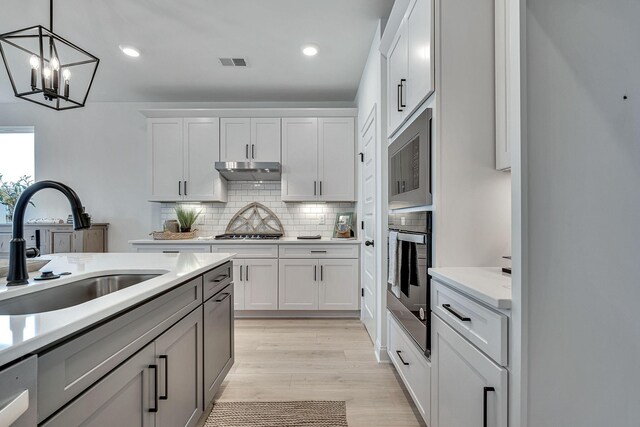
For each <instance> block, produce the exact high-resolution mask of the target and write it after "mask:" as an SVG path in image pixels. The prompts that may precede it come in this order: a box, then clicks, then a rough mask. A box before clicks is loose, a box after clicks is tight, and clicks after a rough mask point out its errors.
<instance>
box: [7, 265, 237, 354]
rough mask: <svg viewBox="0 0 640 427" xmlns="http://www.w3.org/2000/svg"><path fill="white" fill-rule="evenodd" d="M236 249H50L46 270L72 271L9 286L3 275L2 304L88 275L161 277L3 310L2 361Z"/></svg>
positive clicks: (110, 313)
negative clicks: (31, 310) (53, 303)
mask: <svg viewBox="0 0 640 427" xmlns="http://www.w3.org/2000/svg"><path fill="white" fill-rule="evenodd" d="M233 256H234V254H225V253H216V254H210V253H203V254H201V253H196V254H194V253H180V254H156V253H153V254H131V253H106V254H59V255H47V256H46V257H43V258H50V259H51V262H50V263H49V264H47V265H46V266H45V267H43V268H42V270H51V271H53V272H55V273H61V272H71V275H68V276H62V277H61V278H60V279H54V280H50V281H45V282H35V281H34V280H33V277H36V276H38V275H39V273H38V272H36V273H32V274H31V276H30V277H31V279H30V280H29V284H28V285H25V286H14V287H7V286H6V279H4V278H1V279H0V307H1V306H2V301H4V300H6V299H8V298H12V297H15V296H19V295H24V294H28V293H31V292H38V291H40V290H44V289H49V288H52V287H56V286H63V285H65V284H66V283H69V282H74V281H77V280H80V279H84V278H90V277H96V276H102V275H109V274H130V273H134V274H135V273H142V274H145V273H148V274H161V275H160V276H158V277H155V278H153V279H150V280H147V281H145V282H141V283H139V284H136V285H133V286H130V287H128V288H125V289H122V290H119V291H117V292H113V293H111V294H108V295H105V296H102V297H99V298H96V299H93V300H91V301H87V302H85V303H83V304H79V305H76V306H73V307H69V308H65V309H61V310H55V311H49V312H44V313H38V314H27V315H0V366H2V365H5V364H7V363H10V362H12V361H13V360H16V359H18V358H20V357H22V356H25V355H27V354H31V353H35V352H37V350H38V349H40V348H43V347H45V346H47V345H49V344H52V343H54V342H56V341H58V340H60V339H63V338H65V337H67V336H69V335H72V334H74V333H76V332H78V331H80V330H82V329H84V328H86V327H89V326H91V325H93V324H95V323H97V322H100V321H101V320H103V319H106V318H108V317H110V316H113V315H114V314H117V313H119V312H122V311H124V310H126V309H127V308H129V307H131V306H133V305H135V304H138V303H140V302H143V301H145V300H148V299H150V298H152V297H154V296H155V295H158V294H160V293H162V292H164V291H166V290H169V289H171V288H173V287H175V286H176V285H179V284H181V283H184V282H186V281H188V280H189V279H191V278H193V277H196V276H198V275H200V274H203V273H205V272H207V271H209V270H211V269H212V268H214V267H216V266H218V265H221V264H223V263H225V262H227V261H229V260H230V259H231V258H232V257H233Z"/></svg>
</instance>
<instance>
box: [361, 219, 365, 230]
mask: <svg viewBox="0 0 640 427" xmlns="http://www.w3.org/2000/svg"><path fill="white" fill-rule="evenodd" d="M360 229H361V230H364V221H360Z"/></svg>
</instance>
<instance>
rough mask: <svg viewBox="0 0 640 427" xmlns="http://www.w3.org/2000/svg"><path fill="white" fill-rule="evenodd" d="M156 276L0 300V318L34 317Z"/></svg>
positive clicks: (92, 281) (117, 277)
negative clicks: (12, 316)
mask: <svg viewBox="0 0 640 427" xmlns="http://www.w3.org/2000/svg"><path fill="white" fill-rule="evenodd" d="M158 276H160V274H114V275H109V276H99V277H91V278H88V279H82V280H78V281H75V282H70V283H67V284H64V285H60V286H56V287H53V288H49V289H45V290H42V291H37V292H33V293H29V294H24V295H20V296H17V297H15V298H9V299H7V300H5V301H0V315H20V314H34V313H44V312H46V311H54V310H61V309H63V308H68V307H73V306H74V305H78V304H82V303H84V302H87V301H91V300H93V299H96V298H100V297H102V296H105V295H108V294H111V293H113V292H117V291H120V290H122V289H126V288H128V287H130V286H133V285H137V284H138V283H142V282H144V281H146V280H150V279H153V278H154V277H158Z"/></svg>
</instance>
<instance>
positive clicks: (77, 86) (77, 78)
mask: <svg viewBox="0 0 640 427" xmlns="http://www.w3.org/2000/svg"><path fill="white" fill-rule="evenodd" d="M0 54H1V55H2V60H3V61H4V66H5V67H6V69H7V74H8V75H9V80H10V82H11V86H12V87H13V92H14V94H15V96H17V97H18V98H22V99H26V100H27V101H31V102H35V103H36V104H40V105H44V106H45V107H49V108H52V109H54V110H58V111H61V110H69V109H72V108H79V107H84V105H85V103H86V102H87V97H88V96H89V91H90V90H91V85H92V84H93V79H94V77H95V75H96V71H97V69H98V64H99V63H100V60H99V59H98V58H96V57H95V56H93V55H92V54H90V53H89V52H87V51H85V50H83V49H81V48H79V47H78V46H76V45H75V44H73V43H71V42H69V41H67V40H65V39H64V38H62V37H60V36H59V35H57V34H56V33H54V32H53V0H50V1H49V29H46V28H44V27H43V26H42V25H36V26H33V27H28V28H23V29H21V30H16V31H12V32H9V33H5V34H0Z"/></svg>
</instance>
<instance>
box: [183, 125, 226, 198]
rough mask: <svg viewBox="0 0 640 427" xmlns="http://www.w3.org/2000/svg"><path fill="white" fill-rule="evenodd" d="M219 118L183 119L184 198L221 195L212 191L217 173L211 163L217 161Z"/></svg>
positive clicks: (218, 196)
mask: <svg viewBox="0 0 640 427" xmlns="http://www.w3.org/2000/svg"><path fill="white" fill-rule="evenodd" d="M218 120H219V119H217V118H203V119H184V141H185V144H184V150H185V151H184V159H185V164H184V171H185V172H184V184H183V188H182V194H183V195H184V198H185V200H193V201H207V200H215V199H216V198H218V199H219V198H220V194H215V190H216V188H217V186H216V181H219V180H220V174H219V173H218V171H216V170H215V168H214V167H213V164H214V163H215V162H216V161H218V156H219V153H218V148H219V146H220V145H219V141H220V139H219V138H220V137H219V122H218Z"/></svg>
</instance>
